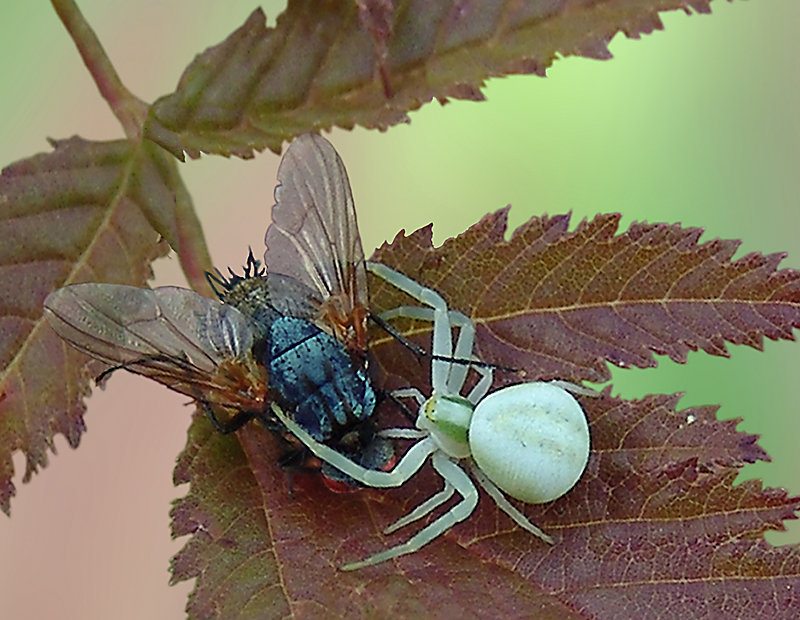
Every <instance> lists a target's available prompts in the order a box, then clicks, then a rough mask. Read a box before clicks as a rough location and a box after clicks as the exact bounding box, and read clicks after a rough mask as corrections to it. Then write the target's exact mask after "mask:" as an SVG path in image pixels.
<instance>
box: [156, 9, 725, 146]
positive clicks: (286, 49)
mask: <svg viewBox="0 0 800 620" xmlns="http://www.w3.org/2000/svg"><path fill="white" fill-rule="evenodd" d="M673 9H683V10H685V11H687V12H689V11H690V9H694V10H695V11H697V12H709V10H710V9H709V2H708V0H639V1H636V2H631V1H630V0H605V1H604V2H585V1H583V0H568V1H565V2H556V3H554V2H551V1H550V0H535V1H532V2H523V3H518V2H517V3H514V2H512V3H509V2H463V1H462V0H424V1H416V2H407V3H404V4H402V5H400V6H394V4H393V3H391V2H383V1H378V0H372V1H369V2H367V1H360V2H328V3H320V2H316V1H315V0H291V1H290V2H289V4H288V7H287V9H286V11H285V12H284V13H282V14H281V15H280V17H279V18H278V21H277V25H276V27H275V28H267V27H266V23H265V21H266V20H265V17H264V14H263V13H262V11H261V10H260V9H257V10H256V11H254V12H253V13H252V14H251V15H250V17H249V18H248V20H247V21H246V22H245V23H244V25H242V27H241V28H239V29H238V30H237V31H236V32H234V33H233V34H232V35H231V36H229V37H228V38H227V39H226V40H225V41H223V42H222V43H220V44H219V45H217V46H215V47H212V48H209V49H207V50H206V51H205V52H203V53H202V54H200V55H199V56H198V57H197V58H196V59H195V60H194V61H193V62H192V64H191V65H189V67H188V68H187V69H186V71H185V72H184V74H183V76H182V77H181V80H180V83H179V84H178V88H177V90H176V92H175V93H173V94H171V95H167V96H165V97H163V98H161V99H160V100H158V101H157V102H156V103H155V104H154V106H153V107H152V108H151V110H150V116H149V119H148V123H147V125H146V127H145V135H146V136H147V137H148V138H150V139H152V140H154V141H155V142H156V143H158V144H161V145H162V146H164V147H165V148H167V149H168V150H170V151H171V152H173V153H174V154H175V155H176V156H178V157H183V153H184V152H186V153H188V154H189V155H190V156H192V157H197V156H199V154H200V153H201V152H206V153H217V154H223V155H238V156H241V157H252V155H253V151H254V150H262V149H264V148H270V149H272V150H273V151H276V152H277V151H279V150H280V146H281V143H282V142H283V141H284V140H288V139H291V138H292V137H295V136H297V135H300V134H302V133H305V132H308V131H319V130H321V129H325V128H330V127H332V126H334V125H335V126H338V127H345V128H351V127H353V126H354V125H356V124H358V125H362V126H364V127H369V128H374V127H378V128H385V127H387V126H390V125H394V124H396V123H398V122H403V121H406V120H407V117H406V113H407V112H408V111H409V110H415V109H417V108H419V107H420V106H421V105H422V104H424V103H427V102H428V101H431V100H432V99H433V98H434V97H435V98H437V99H438V100H440V101H446V99H447V98H448V97H452V98H456V99H469V100H477V101H479V100H482V99H483V95H482V93H481V88H482V87H483V85H484V81H485V80H486V79H487V78H489V77H492V76H499V75H506V74H509V73H535V74H538V75H544V71H545V69H546V68H547V67H549V66H550V65H551V64H552V62H553V60H554V59H555V58H556V57H557V56H559V55H560V56H572V55H578V56H587V57H590V58H600V59H605V58H610V57H611V54H610V52H609V51H608V48H607V43H608V42H609V41H610V40H611V38H612V37H613V36H614V35H615V34H616V33H617V32H624V33H625V35H626V36H628V37H638V36H640V35H641V34H642V33H649V32H652V31H653V30H655V29H660V28H662V24H661V20H660V19H659V17H658V14H659V12H660V11H667V10H673Z"/></svg>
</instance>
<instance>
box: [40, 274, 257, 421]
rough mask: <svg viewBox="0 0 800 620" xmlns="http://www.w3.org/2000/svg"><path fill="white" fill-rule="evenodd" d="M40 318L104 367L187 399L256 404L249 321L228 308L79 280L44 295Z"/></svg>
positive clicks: (178, 293)
mask: <svg viewBox="0 0 800 620" xmlns="http://www.w3.org/2000/svg"><path fill="white" fill-rule="evenodd" d="M44 315H45V317H46V319H47V321H48V323H49V324H50V325H51V326H52V327H53V329H54V330H55V331H56V333H57V334H58V335H59V336H61V338H63V339H64V340H66V341H67V342H69V343H70V344H71V345H72V346H74V347H75V348H76V349H78V350H80V351H83V352H84V353H88V354H89V355H91V356H92V357H95V358H97V359H99V360H101V361H103V362H105V363H107V364H110V365H112V366H118V367H121V368H125V369H126V370H130V371H131V372H135V373H137V374H141V375H145V376H148V377H150V378H152V379H155V380H156V381H159V382H160V383H163V384H165V385H167V386H168V387H170V388H172V389H174V390H176V391H178V392H181V393H183V394H186V395H188V396H191V397H192V398H195V399H203V400H206V401H208V402H211V403H217V404H221V405H224V406H229V407H233V408H248V409H252V408H256V407H260V406H261V404H263V403H262V401H261V398H262V396H263V391H264V390H265V387H264V386H263V385H261V384H263V383H265V378H261V377H259V376H258V374H259V373H258V370H257V369H256V368H255V364H254V363H252V355H251V349H252V346H253V336H252V330H251V326H250V322H249V321H248V319H247V318H245V316H244V315H242V314H241V313H240V312H239V311H238V310H236V309H235V308H233V307H231V306H228V305H225V304H221V303H219V302H216V301H213V300H211V299H206V298H205V297H201V296H200V295H198V294H197V293H195V292H193V291H190V290H187V289H182V288H177V287H171V286H167V287H162V288H156V289H144V288H137V287H134V286H124V285H117V284H94V283H87V284H74V285H72V286H67V287H64V288H61V289H58V290H56V291H53V292H52V293H50V295H48V297H47V299H45V302H44Z"/></svg>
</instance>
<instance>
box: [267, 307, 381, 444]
mask: <svg viewBox="0 0 800 620" xmlns="http://www.w3.org/2000/svg"><path fill="white" fill-rule="evenodd" d="M269 381H270V387H272V388H273V389H275V390H277V391H278V393H279V394H280V396H281V398H282V399H283V400H284V401H285V404H286V406H287V408H288V410H290V411H293V412H294V419H295V420H296V421H297V423H298V424H299V425H300V426H302V427H303V428H304V429H306V430H307V431H308V432H309V434H311V436H312V437H314V438H315V439H317V440H318V441H327V440H328V439H330V438H331V437H332V436H334V435H338V434H339V431H340V430H341V429H346V428H347V427H348V426H350V425H352V424H353V423H355V422H358V421H361V420H364V419H366V418H368V417H369V416H370V415H371V414H372V412H373V410H374V409H375V391H374V389H373V388H372V384H371V383H370V381H369V378H368V377H367V375H366V372H364V370H363V369H356V368H354V366H353V364H352V362H351V360H350V356H349V355H348V354H347V352H346V351H345V349H344V347H343V346H342V344H341V343H340V342H339V341H338V340H336V338H334V337H333V336H331V335H330V334H328V333H326V332H324V331H323V330H322V329H320V328H319V327H317V326H316V325H315V324H314V323H312V322H310V321H307V320H305V319H298V318H294V317H281V318H279V319H278V320H276V321H275V322H274V323H273V324H272V328H271V330H270V362H269Z"/></svg>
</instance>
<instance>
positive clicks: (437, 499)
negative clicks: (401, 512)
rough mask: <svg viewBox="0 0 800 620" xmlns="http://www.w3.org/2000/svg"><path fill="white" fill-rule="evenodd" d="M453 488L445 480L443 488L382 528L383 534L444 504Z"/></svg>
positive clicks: (395, 529)
mask: <svg viewBox="0 0 800 620" xmlns="http://www.w3.org/2000/svg"><path fill="white" fill-rule="evenodd" d="M454 491H455V489H454V488H453V485H452V484H450V483H449V482H448V481H447V480H445V481H444V488H443V489H442V490H441V491H439V492H438V493H437V494H436V495H431V496H430V497H429V498H428V499H426V500H425V501H424V502H422V503H421V504H420V505H419V506H417V507H416V508H414V510H412V511H411V512H409V513H408V514H407V515H405V516H404V517H400V518H399V519H398V520H397V521H395V522H394V523H392V524H391V525H389V526H387V527H386V528H384V530H383V533H384V534H391V533H392V532H396V531H397V530H399V529H400V528H402V527H405V526H406V525H408V524H409V523H413V522H414V521H416V520H417V519H421V518H422V517H424V516H425V515H427V514H428V513H430V512H433V511H434V510H435V509H436V508H438V507H439V506H441V505H442V504H444V503H445V502H446V501H447V500H448V499H450V498H451V497H453V492H454Z"/></svg>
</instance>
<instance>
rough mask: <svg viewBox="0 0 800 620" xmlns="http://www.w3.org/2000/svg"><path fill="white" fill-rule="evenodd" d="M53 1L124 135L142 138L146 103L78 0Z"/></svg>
mask: <svg viewBox="0 0 800 620" xmlns="http://www.w3.org/2000/svg"><path fill="white" fill-rule="evenodd" d="M50 2H51V4H52V5H53V8H54V9H55V11H56V13H57V14H58V17H59V18H60V19H61V22H62V23H63V24H64V26H65V27H66V29H67V31H68V32H69V34H70V36H71V37H72V40H73V42H74V43H75V46H76V47H77V48H78V52H79V53H80V55H81V58H83V63H84V64H85V65H86V68H87V69H89V73H91V75H92V78H94V82H95V84H96V85H97V88H98V90H99V91H100V95H101V96H102V97H103V99H105V100H106V101H107V102H108V104H109V106H110V107H111V111H112V112H113V113H114V116H116V117H117V120H119V122H120V123H121V124H122V127H123V129H124V130H125V135H126V136H127V137H128V138H129V139H131V140H140V139H141V135H142V126H143V125H144V119H145V117H146V116H147V104H146V103H144V102H143V101H141V100H139V99H137V98H136V97H135V96H134V95H133V94H132V93H131V92H130V91H129V90H128V89H127V88H125V86H124V85H123V83H122V81H121V80H120V78H119V75H117V72H116V70H115V69H114V66H113V65H112V64H111V61H110V60H109V58H108V56H107V55H106V52H105V50H104V49H103V46H102V45H101V44H100V40H99V39H98V38H97V35H96V34H95V33H94V30H92V28H91V26H89V24H88V22H87V21H86V19H84V17H83V14H82V13H81V11H80V9H79V8H78V5H77V4H76V3H75V1H74V0H50Z"/></svg>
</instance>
